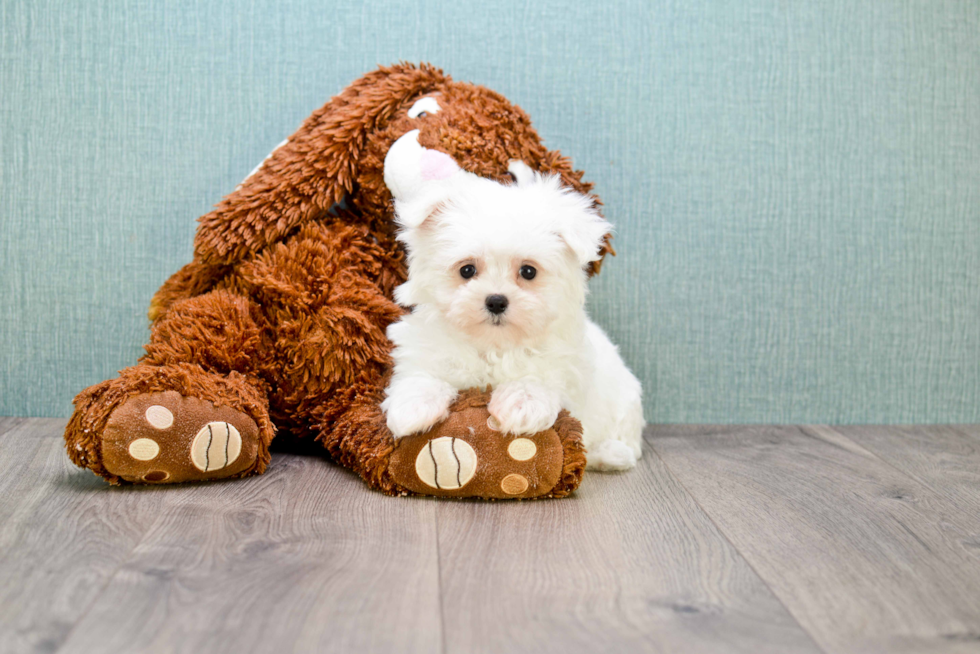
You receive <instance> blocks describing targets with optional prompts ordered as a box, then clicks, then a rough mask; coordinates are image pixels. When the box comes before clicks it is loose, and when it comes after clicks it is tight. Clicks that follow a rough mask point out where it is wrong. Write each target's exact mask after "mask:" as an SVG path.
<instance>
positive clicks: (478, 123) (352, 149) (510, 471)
mask: <svg viewBox="0 0 980 654" xmlns="http://www.w3.org/2000/svg"><path fill="white" fill-rule="evenodd" d="M412 130H419V139H418V140H419V143H421V144H422V145H423V146H424V147H426V148H428V149H431V150H437V151H440V152H442V153H445V154H448V155H449V156H451V157H452V158H453V159H454V160H455V161H456V162H457V164H458V165H459V166H460V167H462V168H463V169H465V170H468V171H470V172H472V173H475V174H477V175H481V176H484V177H487V178H491V179H496V180H500V181H507V180H508V178H509V176H510V173H508V172H507V169H508V164H509V162H510V161H511V160H514V159H519V160H521V161H523V162H525V163H526V164H528V165H529V166H531V167H532V168H534V169H536V170H539V171H541V172H546V173H557V174H559V175H560V176H561V178H562V180H563V183H564V184H566V185H568V186H569V187H571V188H574V189H575V190H577V191H580V192H583V193H589V192H590V190H591V184H588V183H585V182H583V181H582V173H581V172H578V171H575V170H573V169H572V167H571V164H570V162H569V160H568V159H566V158H565V157H563V156H561V154H559V153H558V152H556V151H552V150H547V149H546V148H545V147H544V146H543V145H542V144H541V139H540V138H539V136H538V134H537V133H536V132H535V130H534V129H533V127H532V126H531V122H530V120H529V119H528V117H527V115H526V114H525V113H524V112H523V111H522V110H521V109H520V108H518V107H517V106H515V105H513V104H511V103H510V102H508V101H507V100H506V99H505V98H503V97H502V96H500V95H499V94H497V93H494V92H493V91H490V90H488V89H486V88H483V87H480V86H476V85H472V84H465V83H459V82H454V81H453V80H452V79H450V78H449V77H448V76H446V75H444V74H443V73H442V72H441V71H440V70H438V69H436V68H434V67H432V66H429V65H424V64H423V65H420V66H415V65H410V64H400V65H397V66H392V67H388V68H380V69H379V70H377V71H374V72H371V73H369V74H367V75H365V76H364V77H362V78H360V79H359V80H357V81H356V82H354V83H353V84H351V85H350V86H349V87H348V88H347V89H345V90H344V91H343V92H342V93H340V95H338V96H336V97H334V98H333V99H332V100H330V102H328V103H327V104H326V105H325V106H324V107H322V108H321V109H319V110H318V111H316V112H315V113H313V115H312V116H310V117H309V118H308V119H307V120H306V121H305V122H304V123H303V125H302V126H301V127H300V128H299V130H298V131H297V132H296V133H295V134H293V135H292V136H291V137H289V139H288V140H286V141H285V142H283V144H282V145H280V146H279V147H278V148H277V149H276V150H275V151H274V152H273V153H272V154H270V155H269V157H268V158H267V159H266V160H265V161H264V162H263V163H262V164H261V165H260V166H259V167H258V168H257V169H256V170H255V171H253V173H252V174H251V175H250V176H249V177H248V178H246V179H245V181H243V182H242V183H241V184H240V185H239V186H238V188H236V189H235V190H234V191H233V192H232V193H231V194H229V195H228V196H227V197H225V198H224V200H222V201H221V203H220V204H218V205H217V207H216V208H215V209H214V211H212V212H210V213H208V214H207V215H205V216H203V217H202V218H200V221H199V222H200V225H199V227H198V230H197V235H196V238H195V251H194V260H193V261H192V262H191V263H189V264H188V265H186V266H184V267H183V268H182V269H181V270H180V271H178V272H177V273H176V274H174V275H173V276H172V277H171V278H170V279H168V280H167V281H166V282H165V283H164V285H163V286H162V287H161V288H160V290H159V291H158V292H157V293H156V295H155V296H154V298H153V300H152V302H151V304H150V310H149V317H150V320H151V323H152V325H151V335H150V342H149V344H147V345H146V346H145V349H146V354H145V355H144V356H143V357H142V358H141V359H140V361H139V363H138V364H137V365H135V366H132V367H130V368H126V369H124V370H122V371H120V373H119V376H118V377H117V378H115V379H111V380H108V381H105V382H102V383H100V384H96V385H95V386H92V387H89V388H88V389H86V390H84V391H82V392H81V393H80V394H79V395H78V396H77V397H76V398H75V412H74V414H73V416H72V418H71V420H70V421H69V423H68V426H67V428H66V431H65V441H66V445H67V450H68V455H69V457H70V458H71V460H72V461H73V462H74V463H75V464H77V465H79V466H83V467H87V468H89V469H90V470H92V471H93V472H94V473H95V474H97V475H100V476H102V477H104V478H105V479H106V480H108V481H109V482H110V483H114V484H116V483H123V482H130V483H174V482H183V481H197V480H205V479H218V478H225V477H245V476H248V475H251V474H259V473H262V472H263V471H264V470H265V468H266V466H267V465H268V463H269V459H270V454H269V445H270V443H271V442H272V439H273V436H274V435H275V434H276V431H277V430H281V431H282V432H284V433H288V434H290V435H291V436H294V437H299V438H304V437H307V438H314V439H316V440H317V441H319V442H320V443H322V444H323V446H324V447H325V449H326V451H327V453H328V454H329V456H330V457H331V458H332V459H333V460H335V461H336V462H338V463H340V464H341V465H344V466H347V467H349V468H351V469H353V470H354V471H356V472H357V473H358V474H360V475H361V477H363V478H364V479H365V480H366V481H367V482H368V483H369V484H370V485H371V486H373V487H374V488H377V489H379V490H381V491H384V492H386V493H389V494H407V493H419V494H429V495H438V496H455V497H486V498H525V497H543V496H552V497H561V496H564V495H567V494H568V493H569V492H571V491H572V490H574V489H575V488H576V487H577V486H578V484H579V483H580V481H581V479H582V475H583V472H584V468H585V452H584V449H583V447H582V445H581V438H580V437H581V427H580V426H579V425H578V422H577V421H576V420H574V419H573V418H572V417H569V416H568V415H567V414H563V415H562V416H560V417H559V419H558V421H557V422H556V423H555V425H554V426H553V428H551V429H549V430H546V431H545V432H541V433H539V434H535V435H533V436H530V437H522V438H515V437H513V436H509V435H507V434H502V433H500V432H497V431H494V430H492V428H491V425H492V422H490V423H488V418H489V413H488V412H487V410H486V404H487V399H488V397H489V395H488V393H487V392H486V391H485V390H482V389H473V390H471V391H468V392H464V393H461V394H460V397H459V398H458V400H457V401H456V403H455V404H454V406H453V407H452V412H451V414H450V417H449V418H448V419H447V420H446V421H445V422H443V423H442V424H440V425H437V426H436V427H435V428H434V429H433V430H432V431H430V432H428V433H426V434H417V435H414V436H409V437H405V438H402V439H399V440H398V441H397V443H396V441H395V439H393V438H392V436H391V434H390V432H389V431H388V429H387V427H386V426H385V418H384V415H383V414H382V412H381V409H380V408H379V406H380V403H381V400H382V399H383V391H384V388H385V385H386V381H387V378H388V375H389V374H390V366H391V361H390V357H389V352H390V344H389V342H388V339H387V338H386V336H385V329H386V327H387V326H388V325H389V324H390V323H392V322H393V321H395V320H396V319H397V318H398V317H399V316H400V315H401V312H402V309H400V308H399V307H398V306H397V305H396V304H395V303H394V302H393V301H392V292H393V290H394V288H395V287H396V286H397V285H398V284H400V283H401V282H403V281H404V280H405V265H404V259H403V252H402V250H401V249H400V246H399V245H398V243H397V242H396V240H395V229H394V224H393V213H392V201H391V194H390V192H389V190H388V189H387V187H386V186H385V182H384V160H385V155H386V153H387V152H388V149H389V147H390V146H391V145H392V144H393V143H394V142H395V141H396V140H397V139H398V138H399V137H400V136H402V135H403V134H405V133H407V132H409V131H412ZM593 197H594V196H593ZM595 202H596V204H598V203H599V200H598V198H595ZM607 252H612V249H611V247H609V244H608V239H607V241H606V245H605V246H604V249H603V252H602V253H603V254H605V253H607ZM599 263H601V259H600V261H598V262H596V263H595V264H594V265H593V269H592V272H597V271H598V267H599V265H598V264H599Z"/></svg>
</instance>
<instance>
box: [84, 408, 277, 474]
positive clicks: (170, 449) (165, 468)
mask: <svg viewBox="0 0 980 654" xmlns="http://www.w3.org/2000/svg"><path fill="white" fill-rule="evenodd" d="M258 451H259V429H258V426H257V425H256V424H255V421H254V420H252V418H250V417H249V416H248V415H246V414H245V413H242V412H241V411H236V410H235V409H232V408H230V407H227V406H220V407H216V406H214V405H213V404H212V403H211V402H208V401H206V400H201V399H198V398H195V397H184V396H183V395H181V394H180V393H178V392H176V391H163V392H156V393H142V394H140V395H136V396H135V397H132V398H131V399H129V400H127V401H126V402H124V403H123V404H121V405H120V406H119V407H118V408H116V409H115V410H114V411H113V412H112V414H111V415H110V416H109V420H108V422H107V423H106V426H105V430H104V431H103V433H102V462H103V465H104V466H105V468H106V470H107V471H109V472H110V473H111V474H113V475H116V476H118V477H120V478H122V479H124V480H126V481H129V482H134V483H151V484H159V483H177V482H182V481H202V480H205V479H221V478H224V477H233V476H236V475H241V474H242V473H244V472H247V471H249V470H251V469H253V468H254V467H255V462H256V458H257V456H258Z"/></svg>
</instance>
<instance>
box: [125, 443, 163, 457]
mask: <svg viewBox="0 0 980 654" xmlns="http://www.w3.org/2000/svg"><path fill="white" fill-rule="evenodd" d="M159 453H160V446H159V445H158V444H157V442H156V441H155V440H153V439H152V438H137V439H136V440H135V441H133V442H132V443H130V444H129V456H131V457H133V458H134V459H136V460H137V461H152V460H153V459H155V458H157V454H159Z"/></svg>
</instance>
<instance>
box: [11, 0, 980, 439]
mask: <svg viewBox="0 0 980 654" xmlns="http://www.w3.org/2000/svg"><path fill="white" fill-rule="evenodd" d="M0 24H2V28H0V29H2V46H0V94H2V98H0V112H2V113H0V152H2V160H0V221H2V222H0V258H2V267H0V356H2V360H0V372H2V379H0V414H7V415H60V416H64V415H67V414H68V412H69V411H70V400H71V397H72V396H73V395H74V394H75V393H76V392H78V391H79V390H81V389H82V388H83V387H85V386H86V385H88V384H91V383H94V382H97V381H100V380H102V379H104V378H106V377H108V376H112V375H113V374H114V373H115V371H116V370H117V369H119V368H121V367H124V366H127V365H130V364H132V363H133V362H134V361H135V359H136V357H137V356H138V355H139V354H140V353H141V344H142V343H143V342H144V341H145V339H146V337H147V329H146V328H147V323H146V318H145V311H146V307H147V304H148V303H149V300H150V296H151V295H152V293H153V291H154V290H155V289H156V288H157V287H158V286H159V285H160V283H161V282H163V280H164V279H165V278H166V277H167V276H168V274H170V273H171V272H173V271H174V270H176V269H177V267H178V266H180V265H181V264H183V263H185V262H186V261H188V260H189V259H190V257H191V241H192V237H193V233H194V228H195V219H196V218H197V217H198V216H199V215H201V214H203V213H205V212H206V211H208V209H209V207H210V206H211V205H212V204H214V203H215V202H217V201H218V200H219V199H220V197H221V196H222V195H223V194H225V193H227V192H229V191H230V190H232V189H233V188H234V187H235V185H236V184H237V183H238V182H239V181H241V179H242V178H243V177H244V176H245V175H246V174H247V173H248V172H249V171H250V170H251V169H252V167H253V166H255V165H256V163H258V162H259V161H260V160H261V159H262V158H263V157H264V156H265V155H266V154H267V153H268V152H269V150H271V149H272V148H273V147H274V146H275V145H276V144H277V143H279V141H281V140H282V139H283V138H284V137H285V136H287V135H289V134H290V133H292V132H293V131H294V129H295V128H296V127H297V126H298V125H299V124H300V122H301V121H302V120H303V119H304V118H305V117H306V116H307V115H308V114H309V113H310V112H312V111H313V110H314V109H316V108H317V107H319V106H320V105H322V104H323V103H324V102H325V101H326V100H327V99H328V98H329V97H330V96H332V95H333V94H335V93H336V92H338V91H339V90H340V89H341V88H342V87H343V86H344V85H346V84H347V83H349V82H350V81H351V80H353V79H355V78H356V77H358V76H359V75H360V74H362V73H364V72H366V71H368V70H370V69H372V68H374V67H375V66H376V65H377V64H381V63H392V62H395V61H397V60H401V59H404V60H412V61H419V60H428V61H431V62H433V63H435V64H437V65H440V66H442V67H443V68H444V69H445V70H446V71H447V72H448V73H450V74H452V75H453V76H454V77H456V78H457V79H461V80H468V81H473V82H477V83H481V84H485V85H487V86H490V87H491V88H494V89H496V90H498V91H500V92H502V93H503V94H505V95H507V96H508V97H509V98H511V99H512V100H513V101H515V102H516V103H518V104H520V105H521V106H522V107H524V108H525V109H526V110H528V112H529V113H530V114H531V116H532V118H533V119H534V120H535V123H536V125H537V127H538V129H539V130H540V132H541V134H542V135H543V137H544V138H545V140H546V143H547V144H548V145H549V146H551V147H557V148H560V149H561V150H563V151H564V152H565V153H566V154H568V155H569V156H571V157H572V158H573V159H574V161H575V163H576V165H577V166H578V167H580V168H582V169H584V170H585V171H586V174H587V177H588V178H589V179H591V180H593V181H594V182H595V183H596V188H597V191H598V193H599V194H600V195H601V196H602V198H603V199H604V200H605V202H606V208H607V215H608V216H609V218H610V219H611V220H613V221H614V222H615V223H616V224H617V226H618V239H617V241H616V246H617V248H618V250H619V252H620V255H619V256H618V257H616V258H615V259H612V260H610V261H609V262H608V264H607V266H606V267H605V269H604V271H603V273H602V275H601V276H600V277H599V278H598V279H596V280H595V281H594V282H593V296H592V299H591V308H592V311H593V313H594V315H595V316H596V318H597V319H598V321H599V322H600V323H601V324H602V325H603V326H604V327H606V328H607V329H608V330H609V332H610V333H611V335H612V336H613V338H614V340H615V341H617V342H618V343H620V344H621V349H622V351H623V354H624V356H625V358H626V359H627V361H628V363H629V364H630V365H631V366H632V367H633V369H634V370H635V371H636V373H637V374H638V375H639V376H640V377H641V379H642V380H643V381H644V383H645V388H646V402H647V403H646V410H647V418H648V420H650V421H654V422H843V423H852V422H947V421H952V422H977V421H980V3H977V2H972V1H969V0H958V1H951V2H939V1H937V0H921V1H912V0H893V1H880V2H871V1H868V2H863V1H862V2H854V1H853V0H840V1H836V0H809V1H807V2H789V1H785V0H780V1H769V2H764V1H760V2H736V1H733V2H725V1H722V0H717V1H715V0H701V1H690V0H688V1H683V2H682V1H668V0H657V1H647V0H630V1H626V2H603V3H592V2H580V1H571V0H568V1H549V0H544V1H538V2H520V3H513V2H506V1H495V2H482V1H481V2H445V3H434V2H383V3H377V4H373V5H370V4H369V5H363V4H362V3H361V2H352V1H347V2H337V3H321V2H314V1H298V2H285V1H283V0H254V1H251V2H232V1H230V0H212V1H209V2H202V3H195V4H191V3H187V4H186V5H182V3H177V2H164V1H156V2H151V1H148V0H142V1H140V2H113V1H112V0H58V1H51V0H30V1H11V0H6V1H4V2H3V3H2V4H0Z"/></svg>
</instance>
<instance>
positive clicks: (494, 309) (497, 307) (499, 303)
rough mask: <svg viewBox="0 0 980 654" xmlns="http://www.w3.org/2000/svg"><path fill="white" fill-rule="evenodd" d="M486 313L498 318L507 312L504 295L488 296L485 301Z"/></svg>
mask: <svg viewBox="0 0 980 654" xmlns="http://www.w3.org/2000/svg"><path fill="white" fill-rule="evenodd" d="M485 302H486V306H487V311H489V312H490V313H492V314H493V315H495V316H499V315H500V314H502V313H503V312H504V311H506V310H507V304H508V303H507V296H506V295H488V296H487V299H486V301H485Z"/></svg>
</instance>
